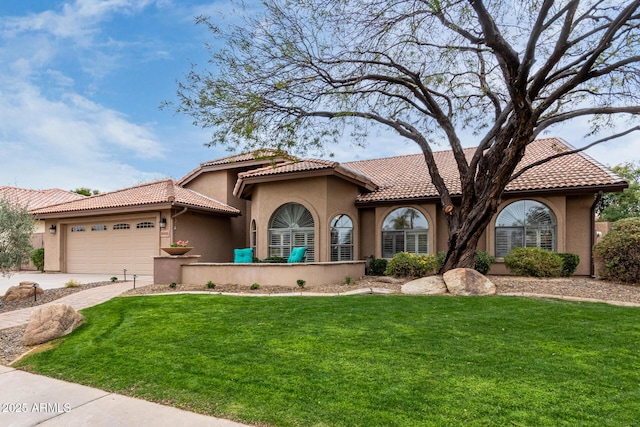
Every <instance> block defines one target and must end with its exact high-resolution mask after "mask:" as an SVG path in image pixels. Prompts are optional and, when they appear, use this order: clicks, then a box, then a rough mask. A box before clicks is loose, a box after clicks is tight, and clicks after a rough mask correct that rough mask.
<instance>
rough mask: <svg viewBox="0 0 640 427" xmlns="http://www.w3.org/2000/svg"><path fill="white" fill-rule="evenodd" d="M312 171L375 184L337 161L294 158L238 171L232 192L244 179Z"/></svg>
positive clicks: (238, 189)
mask: <svg viewBox="0 0 640 427" xmlns="http://www.w3.org/2000/svg"><path fill="white" fill-rule="evenodd" d="M313 171H327V172H328V173H329V174H332V175H338V176H342V177H343V178H347V179H349V180H351V181H353V182H356V183H357V184H358V185H360V186H361V187H364V188H367V189H369V190H374V189H375V188H376V186H375V184H374V183H373V182H372V181H371V180H370V179H369V178H368V177H367V176H365V175H363V174H361V173H360V172H358V171H355V170H353V169H349V168H345V167H343V166H342V165H341V164H340V163H338V162H334V161H329V160H321V159H300V160H298V159H296V160H291V161H288V162H286V163H283V164H280V165H276V166H265V167H262V168H259V169H254V170H250V171H247V172H242V173H239V174H238V181H237V182H236V186H235V188H234V190H233V193H234V194H235V195H239V193H240V192H241V191H242V188H243V186H244V185H245V184H246V181H248V180H251V179H253V180H254V181H255V179H256V178H260V177H268V176H271V175H279V176H282V175H283V174H291V175H292V176H291V179H295V178H296V176H298V174H299V173H303V172H313Z"/></svg>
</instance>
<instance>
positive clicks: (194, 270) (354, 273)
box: [154, 261, 365, 289]
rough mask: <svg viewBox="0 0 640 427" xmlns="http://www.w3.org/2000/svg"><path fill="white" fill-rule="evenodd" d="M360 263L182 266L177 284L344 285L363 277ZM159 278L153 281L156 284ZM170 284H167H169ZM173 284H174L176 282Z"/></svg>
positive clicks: (362, 262) (362, 263) (362, 264)
mask: <svg viewBox="0 0 640 427" xmlns="http://www.w3.org/2000/svg"><path fill="white" fill-rule="evenodd" d="M364 270H365V262H364V261H342V262H331V263H323V262H313V263H299V264H233V263H228V264H227V263H225V264H213V263H211V264H209V263H195V264H185V265H183V266H182V274H181V282H180V283H184V284H203V285H204V284H206V283H207V282H208V281H209V280H211V281H212V282H214V283H220V284H238V285H245V286H251V285H252V284H254V283H258V284H259V285H260V286H289V287H291V288H292V289H297V288H298V285H297V280H298V279H302V280H304V281H306V286H309V287H312V286H319V285H325V284H337V283H345V278H347V277H350V278H351V280H357V279H359V278H360V277H362V276H364V273H365V271H364ZM161 279H162V278H160V277H158V278H157V279H156V278H154V281H155V282H156V283H164V282H158V280H161ZM169 283H170V282H169ZM176 283H177V282H176Z"/></svg>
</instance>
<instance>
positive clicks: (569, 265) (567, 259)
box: [558, 253, 580, 277]
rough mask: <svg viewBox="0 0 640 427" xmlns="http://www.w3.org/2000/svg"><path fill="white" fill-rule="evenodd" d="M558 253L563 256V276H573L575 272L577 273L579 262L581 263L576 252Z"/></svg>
mask: <svg viewBox="0 0 640 427" xmlns="http://www.w3.org/2000/svg"><path fill="white" fill-rule="evenodd" d="M558 255H560V258H562V273H561V274H562V276H563V277H569V276H573V273H575V272H576V269H577V268H578V264H580V257H579V256H578V255H576V254H569V253H566V254H558Z"/></svg>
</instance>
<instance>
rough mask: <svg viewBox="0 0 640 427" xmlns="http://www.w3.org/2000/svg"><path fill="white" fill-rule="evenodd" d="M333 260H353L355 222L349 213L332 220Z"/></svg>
mask: <svg viewBox="0 0 640 427" xmlns="http://www.w3.org/2000/svg"><path fill="white" fill-rule="evenodd" d="M330 229H331V230H330V233H331V236H330V237H331V261H352V260H353V222H352V221H351V218H349V217H348V216H347V215H338V216H336V217H334V218H333V219H332V220H331V223H330Z"/></svg>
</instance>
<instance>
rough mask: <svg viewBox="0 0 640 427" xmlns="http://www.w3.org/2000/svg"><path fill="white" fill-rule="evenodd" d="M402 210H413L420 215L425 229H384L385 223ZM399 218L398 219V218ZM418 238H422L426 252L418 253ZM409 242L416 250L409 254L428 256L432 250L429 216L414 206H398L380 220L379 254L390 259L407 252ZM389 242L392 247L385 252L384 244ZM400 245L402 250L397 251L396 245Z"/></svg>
mask: <svg viewBox="0 0 640 427" xmlns="http://www.w3.org/2000/svg"><path fill="white" fill-rule="evenodd" d="M402 210H413V211H415V212H417V213H418V214H420V216H421V217H422V218H420V221H422V220H424V224H425V225H426V227H424V228H415V226H414V227H413V228H409V227H407V228H395V229H393V228H389V229H385V223H386V222H387V220H388V219H389V218H390V217H391V216H392V215H393V214H395V213H396V212H400V211H402ZM399 218H400V217H399ZM420 236H424V242H423V243H424V245H426V252H423V251H420ZM410 240H414V243H415V247H416V250H415V251H413V252H411V253H415V254H420V255H422V254H429V253H431V250H432V242H431V224H430V222H429V216H428V215H427V214H426V213H425V212H423V211H422V210H421V209H418V208H417V207H415V206H399V207H396V208H393V209H391V210H390V211H388V212H387V213H386V215H385V216H384V218H383V219H382V223H381V224H380V251H381V252H380V253H381V257H382V258H392V257H393V255H395V254H397V253H400V252H408V250H407V249H409V248H408V246H407V242H409V241H410ZM387 242H390V243H391V245H392V250H391V251H385V243H387ZM399 244H400V245H401V246H402V248H401V249H399V248H398V245H399Z"/></svg>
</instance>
